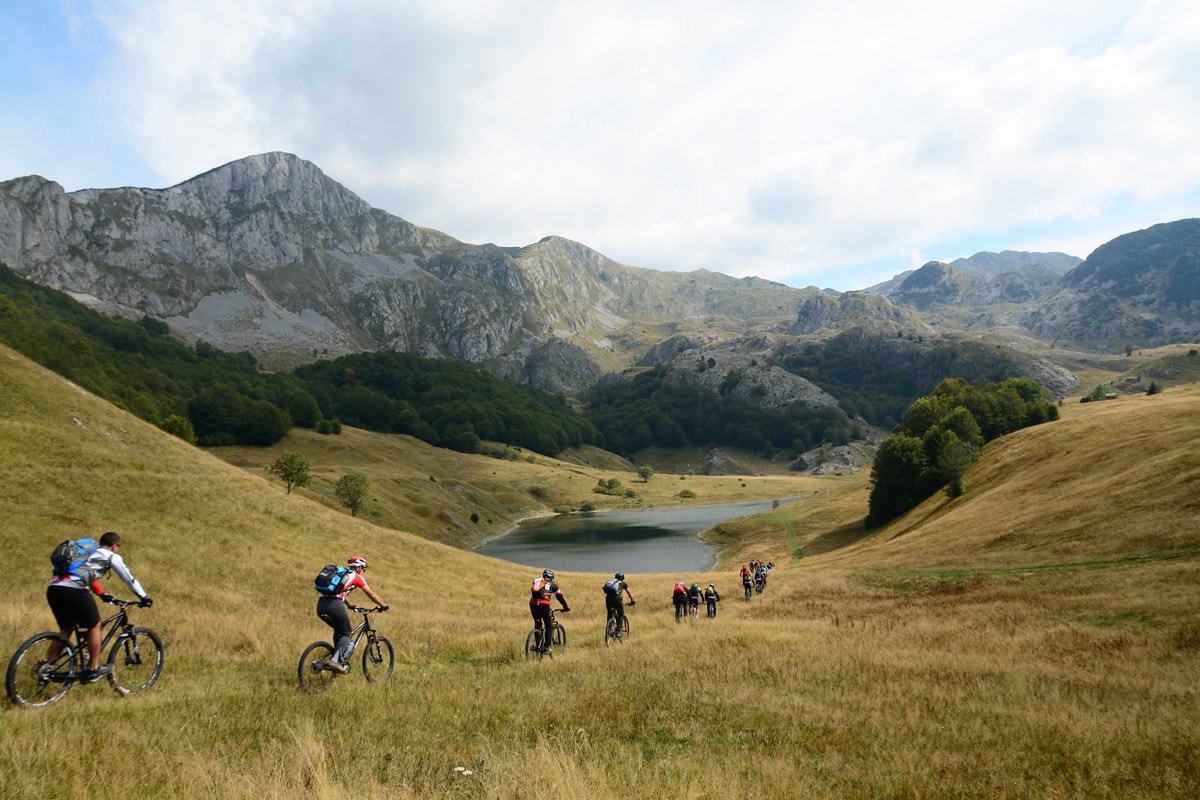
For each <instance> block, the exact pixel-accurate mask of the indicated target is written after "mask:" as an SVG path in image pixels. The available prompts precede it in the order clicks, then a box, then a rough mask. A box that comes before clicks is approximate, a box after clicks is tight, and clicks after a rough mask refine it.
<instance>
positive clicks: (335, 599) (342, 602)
mask: <svg viewBox="0 0 1200 800" xmlns="http://www.w3.org/2000/svg"><path fill="white" fill-rule="evenodd" d="M346 566H347V567H349V568H350V571H351V572H352V573H354V574H353V575H351V576H350V577H349V578H348V579H347V580H346V582H345V583H343V584H342V590H341V591H340V592H338V593H337V594H323V595H321V596H320V598H318V599H317V616H318V617H320V618H321V620H322V621H323V622H324V623H325V624H326V625H328V626H329V627H331V628H333V658H331V659H329V665H328V666H329V668H330V669H331V670H333V671H334V672H337V673H340V674H342V675H345V674H346V673H347V672H348V671H349V669H348V668H347V667H346V664H347V662H349V660H350V630H351V627H350V615H349V614H347V613H346V607H347V606H349V607H350V608H354V609H357V608H358V606H356V605H354V604H353V603H351V602H350V601H349V600H347V599H346V597H347V596H348V595H349V594H350V593H351V592H352V591H354V590H355V588H361V589H362V590H363V593H364V594H366V596H367V597H369V598H371V602H373V603H374V604H375V605H377V606H379V607H380V608H381V609H383V610H384V611H387V610H388V608H390V606H388V604H387V603H385V602H383V600H381V599H379V595H377V594H375V592H374V591H373V590H372V589H371V587H370V586H368V585H367V579H366V578H364V577H363V573H364V572H366V571H367V560H366V559H365V558H363V557H362V556H350V558H348V559H346Z"/></svg>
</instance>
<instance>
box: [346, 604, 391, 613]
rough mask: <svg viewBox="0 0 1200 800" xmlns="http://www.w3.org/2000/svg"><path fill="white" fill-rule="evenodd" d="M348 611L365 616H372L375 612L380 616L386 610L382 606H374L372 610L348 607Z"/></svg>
mask: <svg viewBox="0 0 1200 800" xmlns="http://www.w3.org/2000/svg"><path fill="white" fill-rule="evenodd" d="M350 610H351V611H357V612H358V613H359V614H364V615H365V614H374V613H376V612H379V613H381V614H382V613H383V612H384V611H386V610H387V609H385V608H384V607H383V606H375V607H374V608H367V607H365V606H350Z"/></svg>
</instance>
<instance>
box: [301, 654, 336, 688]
mask: <svg viewBox="0 0 1200 800" xmlns="http://www.w3.org/2000/svg"><path fill="white" fill-rule="evenodd" d="M331 658H333V645H331V644H330V643H329V642H313V643H312V644H310V645H309V646H308V647H306V648H305V649H304V653H303V655H301V656H300V667H299V669H298V674H299V676H300V688H301V689H303V690H304V691H306V692H308V693H309V694H320V693H321V692H323V691H325V690H326V689H328V688H329V687H330V685H331V684H332V683H333V679H334V678H335V677H336V675H337V673H335V672H334V671H333V670H331V669H329V667H328V666H327V665H328V664H329V659H331Z"/></svg>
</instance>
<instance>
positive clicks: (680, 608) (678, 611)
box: [671, 580, 688, 622]
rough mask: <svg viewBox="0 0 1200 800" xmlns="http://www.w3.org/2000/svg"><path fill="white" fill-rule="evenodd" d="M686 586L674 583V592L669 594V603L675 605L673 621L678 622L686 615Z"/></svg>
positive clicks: (680, 582)
mask: <svg viewBox="0 0 1200 800" xmlns="http://www.w3.org/2000/svg"><path fill="white" fill-rule="evenodd" d="M687 590H688V587H687V584H686V583H684V582H683V581H681V580H680V581H675V590H674V591H673V592H672V593H671V602H672V603H674V604H675V621H676V622H679V621H680V620H681V619H683V615H684V614H686V613H687Z"/></svg>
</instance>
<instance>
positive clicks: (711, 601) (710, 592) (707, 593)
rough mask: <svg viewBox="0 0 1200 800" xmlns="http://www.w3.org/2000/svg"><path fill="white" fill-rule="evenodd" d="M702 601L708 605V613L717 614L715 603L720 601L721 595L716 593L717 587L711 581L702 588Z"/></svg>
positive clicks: (711, 615) (713, 615)
mask: <svg viewBox="0 0 1200 800" xmlns="http://www.w3.org/2000/svg"><path fill="white" fill-rule="evenodd" d="M704 602H705V603H706V604H707V606H708V615H709V616H710V617H715V616H716V615H717V603H719V602H721V595H719V594H717V589H716V587H715V586H713V585H712V584H711V583H710V584H709V585H708V588H707V589H705V590H704Z"/></svg>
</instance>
